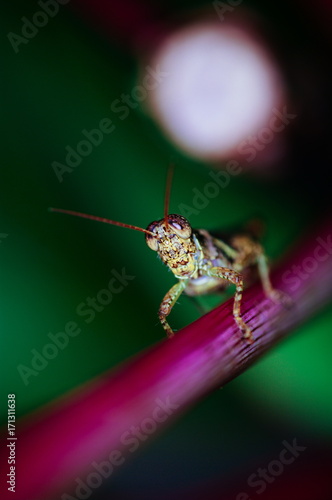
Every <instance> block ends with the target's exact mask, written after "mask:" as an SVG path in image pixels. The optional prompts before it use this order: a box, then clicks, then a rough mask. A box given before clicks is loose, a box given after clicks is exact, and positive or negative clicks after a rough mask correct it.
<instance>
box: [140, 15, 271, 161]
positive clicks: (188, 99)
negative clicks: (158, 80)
mask: <svg viewBox="0 0 332 500" xmlns="http://www.w3.org/2000/svg"><path fill="white" fill-rule="evenodd" d="M154 64H159V65H160V67H161V68H162V70H164V71H166V72H168V73H169V74H168V76H167V78H165V79H164V81H163V83H162V84H161V85H159V86H158V87H157V89H156V90H155V91H154V92H153V93H151V96H150V105H151V106H152V112H153V114H154V115H155V117H156V118H157V119H158V120H159V121H160V123H161V125H162V127H163V128H164V129H165V131H166V133H167V134H168V135H169V136H170V137H171V139H172V140H173V141H174V142H175V143H176V144H177V145H179V146H180V147H181V148H183V149H184V150H185V151H187V152H188V153H189V154H191V155H193V156H197V157H201V158H210V159H213V158H216V159H217V158H221V157H224V156H227V155H228V154H229V153H231V152H232V150H234V149H236V147H237V146H238V145H239V144H240V142H241V141H243V140H244V139H246V137H247V136H248V135H249V134H252V133H255V132H257V131H258V130H259V129H260V128H261V127H263V126H264V125H265V124H266V122H267V121H268V120H269V119H270V117H271V114H272V108H273V107H274V106H277V105H278V104H279V103H280V96H281V83H280V78H279V75H278V72H277V70H276V69H275V67H274V64H273V62H272V61H270V60H269V57H268V55H267V54H266V53H265V51H264V50H263V49H262V48H261V46H260V45H259V44H258V43H257V42H256V41H255V40H253V38H252V37H250V36H249V35H248V34H247V33H246V32H244V31H243V29H240V28H238V27H235V26H225V25H223V26H220V25H216V24H206V23H205V24H199V25H195V26H191V27H189V28H185V29H182V30H181V31H180V32H177V33H175V34H173V35H171V36H170V37H169V38H168V39H167V40H166V42H165V43H164V44H163V45H162V46H161V48H160V49H159V50H158V52H157V55H156V57H155V59H154Z"/></svg>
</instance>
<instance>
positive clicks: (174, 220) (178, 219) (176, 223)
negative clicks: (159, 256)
mask: <svg viewBox="0 0 332 500" xmlns="http://www.w3.org/2000/svg"><path fill="white" fill-rule="evenodd" d="M168 223H169V225H170V226H171V228H172V229H173V231H174V233H175V234H177V235H178V236H179V237H180V238H183V239H184V240H186V239H188V238H190V236H191V233H192V229H191V225H190V224H189V222H188V221H187V219H185V218H184V217H182V215H169V216H168Z"/></svg>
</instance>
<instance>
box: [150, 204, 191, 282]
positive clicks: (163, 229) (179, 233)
mask: <svg viewBox="0 0 332 500" xmlns="http://www.w3.org/2000/svg"><path fill="white" fill-rule="evenodd" d="M147 231H149V233H146V236H145V237H146V243H147V245H148V247H150V248H151V250H154V251H156V252H158V254H159V256H160V258H161V260H162V261H163V262H164V263H165V264H166V265H167V266H168V267H169V268H170V269H171V271H172V272H173V273H174V274H175V276H176V277H177V278H182V279H184V278H190V277H192V276H193V275H194V274H195V272H196V271H197V260H198V255H199V249H198V248H197V244H196V242H195V238H194V236H193V232H192V228H191V225H190V223H189V222H188V221H187V219H186V218H185V217H182V215H177V214H172V215H167V217H166V218H165V217H164V218H163V219H160V220H158V221H154V222H151V224H149V225H148V227H147ZM151 233H152V234H151Z"/></svg>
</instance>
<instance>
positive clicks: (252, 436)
mask: <svg viewBox="0 0 332 500" xmlns="http://www.w3.org/2000/svg"><path fill="white" fill-rule="evenodd" d="M177 3H178V4H179V9H181V10H182V11H184V12H185V11H186V9H189V3H188V2H177ZM249 5H250V4H249ZM207 7H208V8H209V9H211V13H212V14H213V9H212V7H211V4H209V3H208V4H207ZM36 8H37V4H36V3H35V2H23V1H13V2H11V3H9V2H7V3H6V4H5V2H2V14H1V41H2V43H1V46H2V49H1V53H2V57H1V61H2V76H1V118H2V119H1V122H2V123H1V127H2V128H1V142H2V148H1V184H0V202H1V218H0V233H6V234H8V236H7V237H6V238H5V239H1V240H0V241H1V243H0V268H1V271H0V273H1V274H0V280H1V287H0V294H1V295H0V304H1V305H0V328H1V337H0V339H1V340H0V341H1V368H0V370H1V393H0V397H1V399H0V411H1V422H2V423H3V422H5V419H6V415H5V411H6V396H7V394H8V393H15V394H16V399H17V411H18V415H20V416H21V415H24V414H26V413H27V412H30V411H31V410H34V409H36V408H38V407H39V406H41V405H43V404H45V403H47V402H49V401H51V400H53V399H54V398H56V397H57V396H59V395H61V394H64V393H65V392H66V391H69V390H71V389H73V388H75V387H77V386H79V385H80V384H82V383H84V382H86V381H88V380H89V379H91V377H94V376H96V375H98V374H100V373H102V372H103V371H105V370H107V369H109V368H110V367H114V366H116V365H117V364H118V363H121V362H122V361H123V360H126V359H128V357H130V356H132V355H134V354H135V353H137V352H139V351H141V350H142V349H144V348H146V347H148V346H150V345H152V344H153V343H155V342H157V341H158V340H159V339H161V338H163V335H164V334H163V331H162V328H161V327H160V326H159V324H158V320H157V315H156V312H157V309H158V306H159V303H160V300H161V299H162V297H163V295H164V293H165V292H166V291H167V290H168V289H169V288H170V286H171V285H172V284H173V283H174V279H173V278H172V275H171V274H170V273H169V272H167V270H166V269H165V268H164V267H163V265H162V264H161V263H160V262H159V261H158V260H157V259H156V256H155V254H153V253H152V252H151V250H149V249H148V248H147V247H146V245H145V242H144V236H143V235H142V234H140V233H137V232H133V231H129V230H123V229H121V228H117V227H111V226H107V225H103V224H98V223H94V222H91V221H86V220H82V219H77V218H71V217H69V216H64V215H60V214H51V213H49V212H48V211H47V208H48V207H49V206H55V207H61V208H68V209H73V210H79V211H83V212H88V213H93V214H96V215H101V216H105V217H109V218H113V219H117V220H120V221H124V222H128V223H131V224H136V225H138V226H142V227H146V226H147V225H148V223H149V222H151V221H152V220H154V219H157V218H160V217H161V216H162V213H163V212H162V210H163V197H164V188H165V177H166V171H167V167H168V164H169V162H170V161H171V160H172V159H175V163H176V170H175V176H174V182H173V187H172V197H171V212H172V211H173V212H176V211H177V207H178V205H179V204H181V203H185V204H188V205H191V204H192V198H193V192H192V189H193V188H198V189H203V188H204V185H205V184H206V182H208V180H209V176H208V173H209V171H210V169H211V166H209V165H206V164H204V163H201V162H196V161H192V160H191V159H189V158H187V157H186V156H185V155H183V154H182V153H181V152H179V151H178V150H176V149H175V148H174V147H173V146H172V145H171V144H169V143H168V142H167V140H166V139H165V138H164V137H163V136H162V133H161V132H160V130H159V128H158V125H157V124H155V123H154V122H153V121H152V120H151V119H149V118H148V116H147V115H146V114H145V112H144V111H143V110H142V109H141V108H138V110H137V111H136V110H135V111H131V112H130V115H129V116H128V117H127V118H126V119H125V120H123V121H121V120H119V116H118V115H115V114H114V113H112V111H111V110H110V105H111V103H112V101H113V100H114V99H117V98H119V96H120V95H121V93H123V92H125V93H128V92H130V91H131V89H132V88H133V86H134V85H136V84H137V75H138V61H137V60H136V59H135V58H134V57H133V55H131V54H130V53H129V51H127V50H125V49H124V48H123V47H121V46H120V45H119V44H117V43H116V40H113V41H112V40H106V39H104V38H103V37H102V36H100V35H99V34H98V33H97V31H95V30H94V29H93V27H90V26H88V25H87V24H85V22H84V21H82V20H80V19H79V18H77V17H76V16H75V14H74V13H73V12H72V11H71V10H70V7H69V5H68V6H66V7H60V12H59V14H58V15H57V16H56V18H54V19H53V20H50V21H49V23H48V25H47V26H46V27H45V28H41V29H40V31H39V33H38V34H37V36H36V37H35V38H34V39H32V40H30V41H29V43H28V44H27V45H21V46H20V50H19V53H18V54H15V53H14V51H13V49H12V47H11V45H10V43H9V41H8V39H7V33H8V32H9V31H13V32H17V33H19V31H20V27H21V24H22V23H21V21H20V18H21V17H22V16H24V15H25V16H27V17H28V18H29V16H30V17H31V16H32V15H33V13H34V12H35V11H36ZM168 8H169V10H170V11H171V10H172V9H174V12H173V15H175V16H176V8H175V6H174V7H173V6H172V4H170V5H168ZM262 8H263V7H262V5H259V4H258V10H259V9H262ZM285 8H286V7H285ZM275 14H276V13H275V12H270V11H269V10H268V9H267V8H266V7H265V12H264V11H262V15H263V18H264V17H265V19H266V20H267V22H268V23H270V25H271V26H272V27H273V30H274V33H275V35H276V36H277V35H279V36H280V37H281V38H282V45H283V46H285V39H284V37H288V39H287V43H289V44H291V45H292V46H293V48H294V47H295V53H296V50H299V51H300V50H301V47H302V48H303V53H302V57H303V58H304V60H305V57H306V56H305V48H306V47H307V48H308V47H309V46H310V47H311V48H312V40H314V39H315V34H314V33H313V30H312V27H311V26H310V25H306V23H305V21H304V20H302V22H299V21H298V22H297V26H296V28H295V27H294V26H295V24H294V22H295V19H296V11H295V10H294V11H291V10H289V8H288V10H286V11H284V12H283V17H282V15H281V13H280V12H279V18H276V17H275ZM282 19H283V20H282ZM282 22H283V23H284V24H282ZM292 23H293V24H292ZM285 25H286V26H287V25H288V26H293V30H292V31H290V30H289V31H288V32H287V35H286V33H285V29H284V28H285ZM308 37H309V41H308ZM310 37H311V38H310ZM312 50H313V49H312ZM303 54H304V55H303ZM309 56H310V54H309ZM311 57H312V54H311ZM286 69H287V68H285V71H286ZM3 75H5V77H4V76H3ZM292 85H293V86H295V87H293V88H292ZM296 85H298V82H296V81H295V82H294V81H290V82H289V87H290V89H291V92H290V95H292V93H293V95H296V92H297V91H298V89H297V88H296ZM106 117H108V118H110V119H112V120H113V123H114V125H115V130H114V131H113V132H112V133H111V134H110V135H105V138H104V140H103V142H102V143H101V145H100V146H98V147H96V148H94V149H93V151H92V153H91V154H90V155H89V156H88V157H86V158H84V159H83V161H82V163H81V164H80V165H79V166H78V167H77V168H76V169H75V170H74V171H73V172H72V173H70V174H65V175H64V180H63V182H62V183H59V181H58V180H57V178H56V176H55V174H54V171H53V169H52V167H51V163H52V162H53V161H54V160H57V161H60V162H63V161H64V156H65V147H66V146H67V145H70V146H72V147H75V146H76V145H77V143H78V142H79V141H80V140H82V138H83V136H82V130H83V129H84V128H86V129H88V130H90V129H92V128H96V127H97V125H98V123H99V122H100V120H101V119H103V118H106ZM301 119H302V117H301V115H300V116H299V117H298V118H297V120H299V121H300V122H301ZM288 140H290V141H291V137H290V138H288ZM300 156H301V155H300ZM287 168H291V166H290V165H289V166H288V167H287ZM294 168H295V167H294ZM305 168H306V173H305V175H304V178H305V180H306V182H307V181H308V179H311V181H312V182H311V185H309V184H310V183H308V184H306V183H305V182H301V180H299V179H298V178H297V176H299V173H296V175H293V176H284V177H280V178H279V179H278V178H275V179H273V180H271V179H270V180H268V179H264V178H263V179H260V178H259V177H254V176H250V175H249V174H247V175H242V176H238V177H236V178H233V179H232V181H231V182H230V185H229V186H228V187H227V189H224V190H223V191H222V192H221V194H220V196H218V197H217V198H215V199H213V200H211V202H210V203H209V205H208V206H207V207H206V208H205V209H204V210H202V211H201V212H200V214H199V215H193V216H192V217H191V223H192V225H193V226H194V227H204V228H207V229H211V228H217V227H225V226H226V227H227V226H230V225H232V224H237V223H238V222H242V221H244V220H246V219H248V218H250V217H251V216H252V215H253V214H254V215H256V214H262V216H263V217H264V220H265V222H266V225H267V228H268V230H267V234H266V237H265V246H266V248H267V253H268V254H269V255H270V256H271V257H272V259H277V258H279V257H280V256H281V255H282V254H283V252H285V250H286V249H287V248H288V247H289V246H290V245H291V244H292V242H293V241H294V240H295V239H296V238H297V237H298V236H299V235H300V233H301V232H302V231H304V230H305V228H306V226H307V225H308V224H309V222H310V223H312V221H314V220H315V218H318V217H320V213H319V210H320V207H319V206H318V205H319V204H318V201H319V198H320V196H319V194H318V193H317V190H316V189H313V185H314V186H316V185H317V186H319V176H320V175H321V172H319V171H317V170H315V167H313V169H312V170H311V171H310V165H309V166H308V165H306V166H305ZM310 175H311V177H310ZM317 178H318V180H317ZM308 198H309V199H310V203H308ZM123 267H125V269H126V271H127V273H128V274H130V275H133V276H135V279H134V280H133V281H131V282H130V283H129V285H128V286H127V287H126V288H125V289H124V291H123V292H122V293H120V294H119V295H116V296H114V299H113V301H112V303H111V304H110V305H109V306H107V307H106V308H105V310H104V311H103V312H101V313H99V314H97V316H96V318H95V320H94V321H93V322H92V323H91V324H90V325H86V324H85V323H84V321H83V318H79V317H78V316H77V315H76V313H75V309H76V307H77V305H78V304H79V303H80V302H82V301H84V300H86V297H88V296H92V297H93V296H95V295H96V293H97V292H98V291H99V290H100V289H102V288H104V287H105V286H106V285H107V283H108V281H109V279H110V277H111V270H112V269H116V270H118V271H120V270H121V269H122V268H123ZM196 317H197V311H196V309H195V308H194V306H193V305H192V303H191V302H189V300H188V299H187V298H185V297H184V298H182V299H181V301H180V305H178V306H177V307H175V309H174V312H173V313H172V317H171V323H172V325H173V326H174V327H175V328H180V327H181V326H184V325H185V324H188V323H189V322H190V321H192V320H193V319H195V318H196ZM70 320H72V321H77V323H79V325H80V326H81V327H82V333H81V334H80V335H79V336H78V337H76V338H73V339H71V340H70V342H69V345H68V346H67V347H66V348H65V349H64V350H63V351H60V352H59V354H58V356H57V357H56V358H55V359H54V360H51V361H50V362H49V365H48V366H47V367H46V368H45V369H44V370H43V371H41V372H40V373H39V374H38V375H37V376H32V377H30V378H29V383H28V385H27V386H25V385H24V384H23V382H22V379H21V378H20V376H19V374H18V371H17V366H18V365H19V364H24V365H27V366H30V362H31V358H32V354H31V352H30V351H31V349H37V350H41V349H42V348H43V346H44V345H45V344H46V343H49V339H48V337H47V334H48V333H49V332H52V333H56V332H59V331H61V330H63V328H64V325H65V324H66V323H67V321H70ZM331 322H332V311H331V309H329V310H325V311H324V312H322V313H321V314H320V315H319V316H317V317H316V318H314V319H312V320H311V321H309V322H308V323H307V324H306V325H304V326H302V327H301V329H299V331H298V332H297V333H296V335H293V336H292V337H290V338H289V339H288V340H286V341H284V342H283V343H282V344H281V345H279V346H277V347H276V348H275V349H274V350H273V351H272V352H271V353H269V354H268V355H267V356H265V358H264V359H263V360H261V361H260V362H259V363H258V364H257V365H256V366H255V367H253V368H252V369H250V370H249V371H248V372H246V373H245V374H243V375H242V376H241V377H240V378H239V379H238V380H235V381H233V382H232V383H231V384H229V385H228V386H227V387H225V388H224V389H223V390H222V391H218V392H216V393H214V394H212V395H211V396H210V397H209V398H208V399H207V400H205V401H204V402H202V403H201V404H200V405H199V406H198V407H197V408H195V409H194V410H193V411H192V412H191V413H190V414H188V415H186V416H185V417H183V418H182V420H181V421H180V422H178V423H177V424H175V425H174V426H173V427H172V428H171V429H170V430H169V431H168V432H167V433H166V434H164V435H163V436H162V437H161V438H159V439H158V440H156V441H155V442H153V443H152V444H150V446H149V447H148V448H147V449H145V450H144V451H143V452H142V454H141V455H140V456H138V455H137V456H136V457H135V458H136V460H134V461H133V462H132V463H131V464H130V465H129V466H128V467H127V468H125V467H124V468H123V469H121V470H120V471H119V475H118V476H117V477H116V478H115V479H114V486H112V488H114V490H112V489H110V492H112V491H113V492H125V491H129V493H128V495H129V498H131V497H130V491H131V490H132V491H135V488H136V487H141V488H143V489H144V487H147V488H148V486H147V485H149V487H151V488H153V486H156V485H159V486H160V487H162V488H166V487H170V486H169V485H170V484H172V485H173V487H174V488H175V491H176V488H177V486H178V485H181V487H182V486H185V485H187V484H189V483H190V484H191V485H193V484H195V481H197V482H200V481H204V480H208V479H209V478H216V477H217V478H219V479H222V478H224V477H225V481H226V478H227V476H229V474H230V471H232V472H231V473H232V474H234V475H236V474H237V473H239V474H240V472H241V471H243V472H242V476H241V480H244V481H245V480H246V478H247V476H248V475H249V474H250V473H251V472H252V469H251V468H250V466H249V465H248V463H247V462H248V460H249V461H250V460H251V459H252V457H256V459H259V458H257V457H260V456H262V455H264V456H265V457H267V460H272V459H273V458H274V457H275V456H277V455H278V453H279V451H280V450H281V448H282V445H281V441H282V440H283V439H289V440H290V439H293V438H294V437H298V438H301V441H302V443H304V444H306V443H308V446H309V443H314V444H315V445H317V446H319V445H320V444H321V443H326V442H331V438H332V428H331V416H332V407H331V404H332V402H331V382H330V380H331V363H330V354H329V353H330V352H331V346H332V337H331ZM308 367H310V368H309V369H308ZM254 470H255V469H254ZM193 475H194V476H195V477H196V479H195V480H192V479H191V480H190V479H189V478H190V477H191V476H193ZM167 485H168V486H167ZM179 487H180V486H179ZM110 488H111V487H110ZM114 494H115V493H114ZM114 498H115V497H114ZM126 498H127V497H126ZM136 498H137V497H136ZM146 498H148V497H146Z"/></svg>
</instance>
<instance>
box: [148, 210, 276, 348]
mask: <svg viewBox="0 0 332 500" xmlns="http://www.w3.org/2000/svg"><path fill="white" fill-rule="evenodd" d="M147 231H148V232H147V234H146V242H147V244H148V246H149V247H150V248H151V249H152V250H154V251H157V252H158V254H159V256H160V258H161V260H162V261H163V262H164V264H166V265H167V266H168V267H169V268H170V270H171V271H172V272H173V274H174V275H175V277H176V278H178V280H179V281H178V282H177V283H176V284H175V285H173V286H172V288H171V289H170V290H169V292H168V293H167V294H166V295H165V297H164V299H163V301H162V303H161V305H160V308H159V319H160V322H161V324H162V325H163V327H164V329H165V331H166V333H167V335H168V337H172V336H173V331H172V329H171V327H170V325H169V323H168V321H167V316H168V315H169V314H170V312H171V310H172V307H173V305H174V304H175V303H176V301H177V300H178V298H179V296H180V295H181V293H182V292H184V293H186V294H187V295H190V296H197V295H204V294H209V293H213V292H219V291H221V290H223V289H224V288H225V287H226V286H227V285H229V284H233V285H235V296H234V306H233V315H234V319H235V321H236V323H237V325H238V327H239V328H240V330H241V331H242V333H243V336H244V338H245V339H246V340H247V341H248V342H249V343H251V342H253V336H252V332H251V330H250V328H249V326H248V325H247V324H246V323H245V322H244V320H243V319H242V317H241V299H242V291H243V287H244V278H243V275H242V272H243V271H246V270H248V271H249V270H250V269H251V267H252V266H254V265H256V266H257V268H258V272H259V275H260V277H261V280H262V284H263V287H264V290H265V293H266V295H267V296H268V297H270V298H271V299H272V300H279V295H280V293H279V292H278V291H277V290H274V289H273V287H272V285H271V282H270V279H269V274H268V268H267V263H266V257H265V255H264V251H263V248H262V247H261V245H260V244H259V243H257V242H256V241H255V240H254V239H253V238H252V237H250V235H249V234H245V233H243V234H236V235H234V236H231V237H230V242H229V243H225V242H224V241H222V240H221V239H219V238H215V237H213V236H212V235H211V234H210V233H209V232H208V231H206V230H204V229H198V230H196V229H192V228H191V225H190V223H189V221H188V220H187V219H185V218H184V217H182V216H181V215H177V214H173V215H167V217H166V218H165V217H164V218H163V219H160V220H159V221H155V222H152V223H151V224H149V226H148V227H147Z"/></svg>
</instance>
